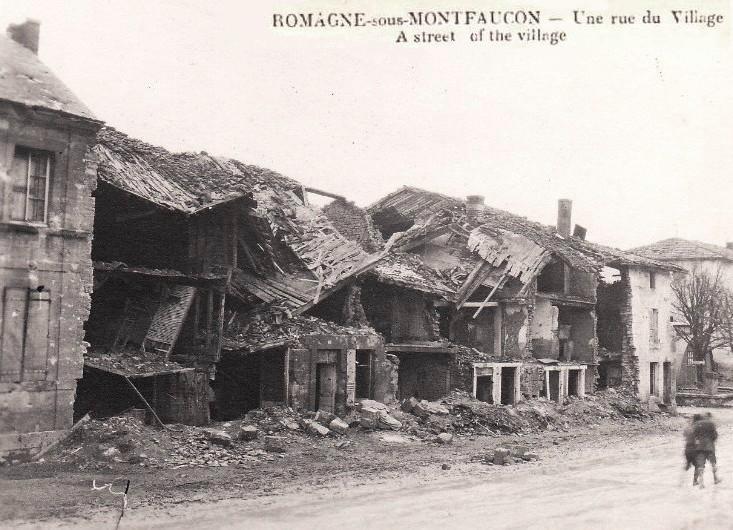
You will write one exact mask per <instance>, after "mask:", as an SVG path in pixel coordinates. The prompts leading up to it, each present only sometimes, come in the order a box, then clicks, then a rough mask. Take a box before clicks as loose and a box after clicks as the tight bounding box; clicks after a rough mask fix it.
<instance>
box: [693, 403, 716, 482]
mask: <svg viewBox="0 0 733 530" xmlns="http://www.w3.org/2000/svg"><path fill="white" fill-rule="evenodd" d="M691 436H692V438H693V443H694V450H695V475H694V478H693V480H692V484H693V485H694V486H700V487H701V488H703V487H705V486H704V484H703V472H704V471H705V462H710V465H711V466H712V468H713V480H714V481H715V484H718V483H720V478H719V477H718V462H717V458H716V456H715V442H716V441H717V439H718V430H717V428H716V426H715V422H714V421H713V415H712V414H711V413H709V412H708V413H706V414H705V415H704V416H702V417H701V418H700V419H698V420H697V421H693V423H692V434H691Z"/></svg>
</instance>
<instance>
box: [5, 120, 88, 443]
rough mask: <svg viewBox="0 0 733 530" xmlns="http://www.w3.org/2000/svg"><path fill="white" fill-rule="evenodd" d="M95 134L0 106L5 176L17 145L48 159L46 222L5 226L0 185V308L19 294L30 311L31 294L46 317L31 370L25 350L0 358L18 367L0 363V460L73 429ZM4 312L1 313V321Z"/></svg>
mask: <svg viewBox="0 0 733 530" xmlns="http://www.w3.org/2000/svg"><path fill="white" fill-rule="evenodd" d="M97 128H98V126H97V124H94V123H90V122H86V121H84V122H82V121H78V122H77V121H74V120H73V119H72V118H69V119H68V120H67V119H62V118H60V117H57V116H55V115H50V113H49V115H45V116H44V115H43V113H42V112H39V113H37V114H34V115H33V116H31V115H30V114H26V112H25V111H24V110H23V109H21V108H18V107H14V108H12V109H11V108H10V105H4V106H0V133H1V134H0V174H2V175H6V174H7V173H8V171H9V170H10V168H11V166H12V163H13V158H14V154H15V148H16V146H22V147H25V148H29V149H38V150H43V151H47V152H49V153H51V154H52V159H53V171H52V178H51V179H50V182H49V190H48V191H49V193H48V204H47V211H48V222H47V224H36V225H29V224H27V223H23V222H12V223H11V222H9V221H10V208H11V207H12V203H13V200H11V199H12V198H11V196H9V195H5V194H6V193H10V192H11V191H10V186H2V187H0V188H1V189H0V194H2V200H0V205H2V221H4V223H2V225H0V256H2V260H0V291H2V293H3V300H5V297H4V294H5V293H7V292H10V291H8V290H9V289H13V290H14V291H12V292H14V293H17V295H18V296H20V295H21V294H23V293H25V294H26V297H25V298H24V301H25V303H27V304H30V303H31V302H30V300H32V299H33V298H31V293H41V294H40V295H36V294H34V295H33V296H34V297H35V299H43V300H47V303H48V307H47V310H48V311H47V322H46V321H45V317H44V322H43V323H41V322H39V325H40V327H39V328H38V329H36V330H35V332H36V335H35V336H34V337H35V339H34V341H33V342H34V347H35V348H36V350H35V351H34V352H33V356H32V358H33V363H34V365H33V366H27V362H28V358H29V357H30V355H29V356H25V357H24V354H23V353H22V352H18V351H12V352H11V351H4V355H2V356H1V357H2V360H0V363H8V364H10V363H11V361H10V359H15V361H12V362H18V360H19V359H21V358H22V359H23V360H22V361H20V362H21V363H22V367H21V368H20V370H19V371H18V370H16V369H15V368H13V367H10V366H7V365H5V364H3V365H0V372H2V373H4V374H5V375H4V376H2V377H0V455H3V454H13V455H17V456H18V457H22V456H23V454H29V453H32V452H36V451H38V450H40V449H41V448H42V447H43V446H44V445H45V444H47V443H50V442H51V441H52V440H54V439H55V438H57V437H58V436H59V435H60V434H61V433H63V431H64V430H65V429H68V428H69V427H71V425H72V421H73V404H74V396H75V391H76V380H77V379H79V378H81V377H82V368H83V363H84V358H83V356H84V352H85V346H84V342H83V340H84V330H83V325H84V322H85V321H86V320H87V318H88V316H89V307H90V293H91V291H92V285H93V282H92V263H91V239H92V225H93V218H94V199H93V197H92V191H93V190H94V188H95V186H96V176H97V171H96V160H95V159H94V158H93V157H92V156H91V155H89V154H88V147H89V146H90V145H91V144H92V143H93V141H94V135H95V133H96V129H97ZM18 303H22V302H18ZM8 308H10V306H8ZM5 310H6V306H5V305H3V307H2V309H1V310H0V315H2V314H4V312H5ZM8 311H9V315H10V311H11V309H8ZM44 311H45V309H44ZM44 314H45V313H44ZM6 327H9V326H6ZM41 328H43V329H41ZM26 333H33V331H32V330H30V329H28V330H27V332H26ZM44 333H45V337H47V340H46V341H45V342H39V341H38V339H39V336H38V334H41V335H43V334H44ZM15 343H18V341H17V340H16V341H15ZM11 344H13V343H12V342H11V341H10V340H6V341H5V343H4V346H3V348H12V346H10V345H11ZM26 348H28V346H27V344H26Z"/></svg>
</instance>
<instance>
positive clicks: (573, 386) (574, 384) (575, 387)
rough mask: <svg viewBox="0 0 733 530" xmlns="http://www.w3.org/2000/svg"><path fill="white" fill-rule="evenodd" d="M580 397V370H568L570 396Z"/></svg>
mask: <svg viewBox="0 0 733 530" xmlns="http://www.w3.org/2000/svg"><path fill="white" fill-rule="evenodd" d="M578 395H580V370H568V396H578Z"/></svg>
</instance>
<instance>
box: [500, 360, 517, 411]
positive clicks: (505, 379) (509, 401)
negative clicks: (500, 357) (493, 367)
mask: <svg viewBox="0 0 733 530" xmlns="http://www.w3.org/2000/svg"><path fill="white" fill-rule="evenodd" d="M516 370H517V369H516V368H513V367H512V368H507V367H502V369H501V404H502V405H513V404H514V375H515V373H516Z"/></svg>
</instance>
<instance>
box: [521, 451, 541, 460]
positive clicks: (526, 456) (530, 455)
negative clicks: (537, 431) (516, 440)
mask: <svg viewBox="0 0 733 530" xmlns="http://www.w3.org/2000/svg"><path fill="white" fill-rule="evenodd" d="M522 458H523V459H525V460H526V461H528V462H534V461H536V460H539V459H540V457H539V455H538V454H537V453H531V452H526V453H524V456H522Z"/></svg>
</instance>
